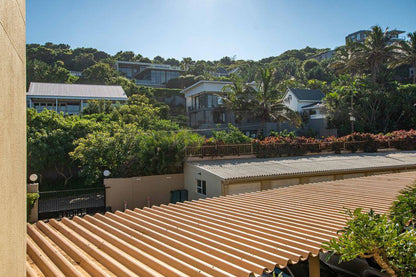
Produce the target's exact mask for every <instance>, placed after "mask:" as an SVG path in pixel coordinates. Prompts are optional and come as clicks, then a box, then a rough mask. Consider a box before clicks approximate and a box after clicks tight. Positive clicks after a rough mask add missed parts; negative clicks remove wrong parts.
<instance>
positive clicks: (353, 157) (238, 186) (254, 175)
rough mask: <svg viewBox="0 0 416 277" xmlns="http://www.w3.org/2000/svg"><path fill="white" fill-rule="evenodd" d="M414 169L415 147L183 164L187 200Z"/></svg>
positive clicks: (415, 164) (415, 161)
mask: <svg viewBox="0 0 416 277" xmlns="http://www.w3.org/2000/svg"><path fill="white" fill-rule="evenodd" d="M410 169H416V151H413V152H412V151H410V152H384V153H359V154H343V155H314V156H301V157H284V158H271V159H256V158H250V159H234V160H201V161H193V162H187V163H185V166H184V176H185V177H184V181H185V189H187V190H188V193H189V194H188V196H189V198H188V199H189V200H194V199H199V198H205V197H216V196H225V195H230V194H238V193H246V192H254V191H260V190H266V189H273V188H278V187H285V186H291V185H297V184H306V183H314V182H323V181H333V180H340V179H347V178H355V177H363V176H369V175H374V174H382V173H392V172H400V171H406V170H410Z"/></svg>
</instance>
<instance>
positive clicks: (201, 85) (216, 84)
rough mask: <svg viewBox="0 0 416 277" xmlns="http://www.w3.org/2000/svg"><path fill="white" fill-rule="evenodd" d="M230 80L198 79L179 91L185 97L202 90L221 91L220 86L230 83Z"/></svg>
mask: <svg viewBox="0 0 416 277" xmlns="http://www.w3.org/2000/svg"><path fill="white" fill-rule="evenodd" d="M230 84H232V82H225V81H207V80H202V81H199V82H197V83H195V84H193V85H192V86H189V87H187V88H184V89H183V90H182V91H181V93H184V94H185V96H186V97H189V96H192V95H196V94H199V93H203V92H208V91H209V92H221V91H222V88H223V87H224V86H226V85H230Z"/></svg>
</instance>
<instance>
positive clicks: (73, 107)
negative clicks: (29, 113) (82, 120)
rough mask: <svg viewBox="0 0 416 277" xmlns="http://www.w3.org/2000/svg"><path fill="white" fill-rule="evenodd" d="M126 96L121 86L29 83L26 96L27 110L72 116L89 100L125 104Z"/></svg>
mask: <svg viewBox="0 0 416 277" xmlns="http://www.w3.org/2000/svg"><path fill="white" fill-rule="evenodd" d="M127 99H128V98H127V95H126V93H125V92H124V90H123V88H122V87H121V86H108V85H83V84H82V85H81V84H54V83H35V82H32V83H30V86H29V91H28V92H27V94H26V102H27V107H28V108H34V109H36V110H37V111H38V112H41V111H43V110H44V109H47V110H54V111H56V112H63V113H64V114H68V115H72V114H79V113H80V112H81V111H82V110H83V109H84V108H85V107H86V106H87V105H88V101H90V100H108V101H112V102H114V103H115V102H126V101H127Z"/></svg>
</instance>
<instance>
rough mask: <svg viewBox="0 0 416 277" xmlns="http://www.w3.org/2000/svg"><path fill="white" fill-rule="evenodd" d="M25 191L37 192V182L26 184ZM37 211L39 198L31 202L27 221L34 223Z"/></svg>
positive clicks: (36, 218)
mask: <svg viewBox="0 0 416 277" xmlns="http://www.w3.org/2000/svg"><path fill="white" fill-rule="evenodd" d="M27 193H39V184H38V183H34V184H27ZM38 212H39V199H37V200H36V201H35V203H34V204H33V207H32V210H31V211H30V215H29V222H30V223H34V222H37V221H38Z"/></svg>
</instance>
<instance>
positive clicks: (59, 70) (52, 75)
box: [26, 60, 78, 87]
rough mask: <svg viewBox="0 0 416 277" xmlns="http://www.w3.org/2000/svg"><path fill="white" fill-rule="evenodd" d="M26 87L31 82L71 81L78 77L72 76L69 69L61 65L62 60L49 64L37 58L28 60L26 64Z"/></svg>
mask: <svg viewBox="0 0 416 277" xmlns="http://www.w3.org/2000/svg"><path fill="white" fill-rule="evenodd" d="M26 74H27V77H26V81H27V87H29V84H30V83H31V82H46V83H73V82H75V81H76V80H77V79H78V78H77V77H75V76H72V75H71V73H70V72H69V70H67V69H65V68H64V67H63V63H62V62H59V61H58V62H56V63H55V64H54V65H49V64H47V63H45V62H42V61H39V60H29V61H28V62H27V66H26Z"/></svg>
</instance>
